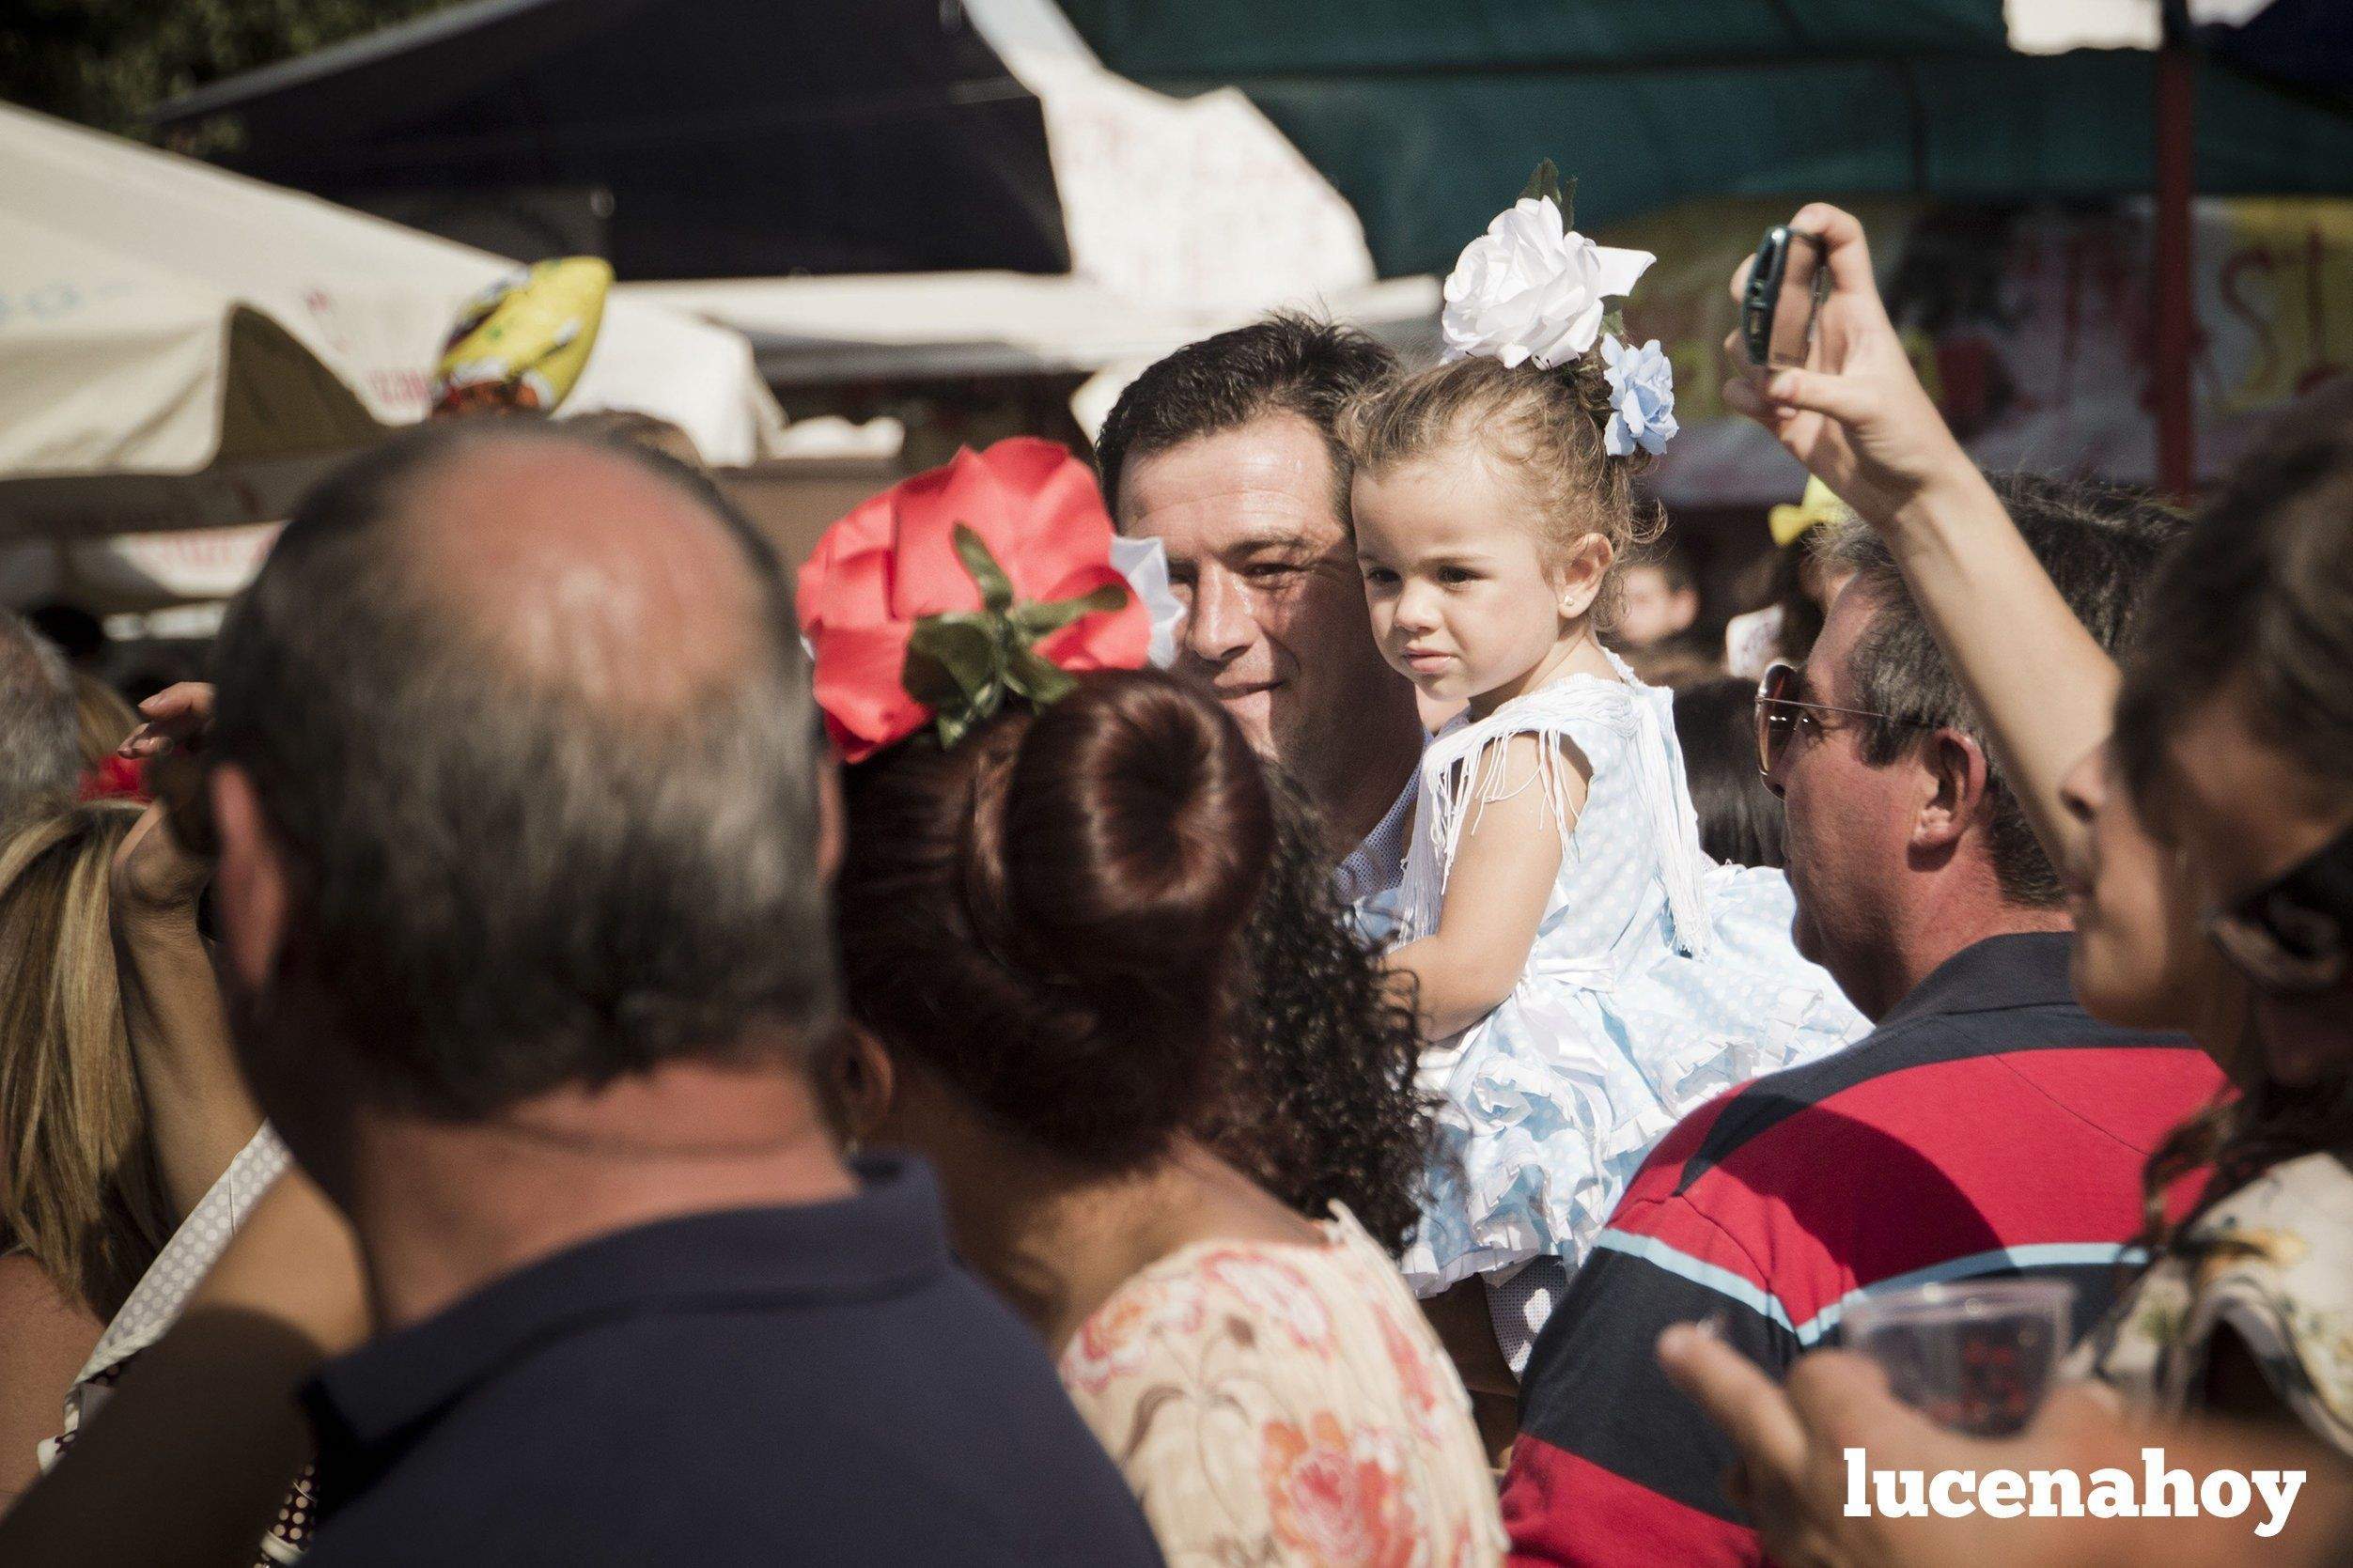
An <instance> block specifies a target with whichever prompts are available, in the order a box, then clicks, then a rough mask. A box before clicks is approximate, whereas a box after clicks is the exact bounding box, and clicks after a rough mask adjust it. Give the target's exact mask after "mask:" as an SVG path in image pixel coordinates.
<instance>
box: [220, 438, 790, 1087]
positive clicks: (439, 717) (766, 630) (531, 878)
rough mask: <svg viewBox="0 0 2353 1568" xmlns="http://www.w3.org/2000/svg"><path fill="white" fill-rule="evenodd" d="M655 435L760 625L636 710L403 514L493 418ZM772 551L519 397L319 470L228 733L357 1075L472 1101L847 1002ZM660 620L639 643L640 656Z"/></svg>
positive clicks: (228, 711)
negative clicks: (456, 569)
mask: <svg viewBox="0 0 2353 1568" xmlns="http://www.w3.org/2000/svg"><path fill="white" fill-rule="evenodd" d="M505 442H553V443H561V444H562V445H563V446H565V447H566V448H568V449H569V450H570V451H572V452H574V453H581V454H602V455H604V456H606V457H609V458H617V459H618V460H621V461H625V462H630V463H633V464H635V465H636V466H638V467H639V468H640V469H642V470H644V471H645V472H647V473H648V474H652V475H654V476H655V477H656V478H658V479H659V480H661V481H662V483H664V484H667V485H669V486H672V487H673V488H675V489H677V490H678V491H679V492H680V493H681V494H682V495H684V496H686V497H688V498H689V499H690V500H691V501H692V502H693V504H694V505H697V506H699V507H700V508H701V509H702V510H704V511H705V512H707V513H708V514H709V516H710V517H711V518H712V519H713V520H716V521H717V522H718V523H719V524H720V525H722V526H723V527H724V528H725V530H726V532H727V533H728V534H729V535H730V536H732V537H733V538H734V540H735V541H736V543H737V544H738V545H740V548H741V553H742V561H743V567H744V569H745V571H746V572H747V573H748V574H749V575H750V577H751V580H752V582H753V583H754V585H755V589H756V594H757V597H758V601H759V610H758V612H757V619H758V624H757V625H756V626H754V627H751V628H749V629H747V632H748V634H747V635H746V636H745V637H744V638H743V640H742V641H743V643H744V644H745V645H746V648H747V649H748V651H747V652H746V653H745V654H744V655H743V656H741V658H740V661H739V662H738V663H737V664H736V665H735V666H733V667H730V668H728V669H726V670H725V671H724V672H720V673H718V674H716V675H712V676H710V677H709V678H707V680H706V681H705V682H704V683H703V685H702V686H701V687H700V689H699V690H696V691H692V692H691V693H689V694H687V695H685V696H682V697H679V698H677V699H673V700H670V701H667V702H664V703H662V704H660V705H655V704H651V703H636V704H631V705H629V706H628V707H627V709H626V711H624V712H621V713H618V714H616V713H615V712H614V711H612V710H611V705H610V700H609V698H608V699H604V700H601V701H600V700H599V699H598V698H596V697H594V696H592V695H591V694H589V693H586V692H584V691H583V690H582V687H581V682H580V681H579V680H578V678H577V677H576V676H573V675H569V674H568V673H565V672H563V671H561V670H560V669H559V670H558V671H557V672H555V673H547V672H539V671H532V670H527V669H523V668H520V667H519V662H520V661H519V660H518V659H517V657H516V655H515V653H514V652H513V651H512V648H511V646H503V645H501V644H500V643H499V641H498V637H497V634H496V626H497V620H496V614H495V611H494V610H486V611H483V612H481V613H468V611H467V610H466V609H464V608H463V607H461V606H460V605H458V604H454V603H452V602H451V600H452V599H453V598H455V596H452V595H450V594H449V593H447V592H446V591H442V592H435V591H433V590H432V588H431V585H430V584H429V583H427V582H423V581H422V577H423V573H422V572H421V570H420V568H419V566H418V564H417V561H416V559H415V557H416V555H417V554H418V551H416V549H415V548H414V547H413V545H411V544H409V543H408V542H407V537H406V536H408V535H409V534H410V532H411V531H410V530H409V529H407V528H405V527H403V526H401V525H400V519H401V517H402V514H403V508H405V507H409V506H412V505H416V499H415V498H416V496H417V494H418V492H419V491H420V490H421V489H423V488H424V486H425V483H426V482H427V481H428V480H429V479H431V478H432V477H433V476H434V475H435V474H437V473H438V472H439V471H441V470H443V469H444V468H445V467H446V466H448V465H449V464H451V463H453V462H454V461H457V460H459V459H460V458H463V457H464V455H465V454H466V453H467V452H468V451H469V450H471V449H473V448H475V447H477V446H481V445H485V444H491V443H505ZM790 602H791V599H790V591H789V587H788V583H787V577H786V574H785V572H784V569H783V568H782V567H781V566H780V565H779V564H778V562H777V560H776V558H775V555H774V553H773V552H772V551H771V549H770V548H769V546H768V545H767V544H766V542H765V541H763V540H762V539H761V538H760V537H759V536H758V535H757V534H756V532H755V531H754V530H753V528H752V527H751V525H750V524H749V523H747V522H746V521H745V520H743V518H742V517H741V516H740V514H739V513H738V512H736V511H735V510H734V509H733V508H732V507H731V506H730V505H728V503H727V502H726V501H725V499H723V498H722V497H721V496H720V494H719V492H718V491H717V489H715V488H714V487H713V486H712V485H711V484H710V482H709V480H708V479H706V478H704V477H703V476H702V475H700V474H696V473H694V472H693V471H692V470H690V469H687V468H685V467H684V466H682V465H680V464H678V463H676V462H673V461H671V460H670V459H668V458H664V457H662V456H661V455H660V454H658V453H654V452H650V451H647V450H646V449H644V448H642V447H636V446H632V445H629V444H627V443H618V444H616V443H610V442H597V441H591V440H584V439H583V438H581V437H579V436H575V435H569V434H565V433H562V432H560V431H555V430H553V429H549V428H547V427H538V426H531V425H523V424H520V423H510V422H506V421H487V422H478V423H477V424H475V425H474V426H469V425H467V424H464V423H459V424H455V425H447V426H440V427H427V428H425V429H423V430H420V431H416V432H413V433H410V434H407V435H404V436H401V437H398V438H396V439H395V440H393V441H391V442H387V443H385V444H384V445H383V446H382V447H381V448H379V449H377V450H375V451H373V452H371V453H370V454H368V455H366V456H365V457H362V458H359V459H357V460H356V461H354V462H352V463H351V464H349V465H348V466H346V467H345V468H343V469H341V470H340V471H338V472H337V473H336V474H334V475H333V476H331V477H330V478H328V479H327V480H326V481H325V482H324V483H323V484H322V485H321V486H320V487H319V489H316V490H314V491H312V493H311V494H310V495H309V497H308V498H306V499H305V500H304V503H303V504H302V505H301V506H300V507H299V508H298V509H297V510H296V512H295V515H294V518H293V520H291V521H290V522H288V525H287V528H286V531H285V533H284V534H283V535H282V536H280V538H279V540H278V542H277V545H276V547H275V548H274V549H273V551H272V552H271V555H270V559H269V561H268V563H267V564H266V565H265V567H263V570H262V572H261V575H260V576H259V578H258V579H257V580H256V582H254V584H253V586H252V587H251V588H250V589H248V590H247V591H246V593H245V594H244V596H243V597H242V598H240V599H239V600H238V602H237V604H236V606H235V608H234V609H233V611H232V612H231V613H230V615H229V617H228V621H227V624H226V627H225V628H224V629H223V631H222V635H221V640H220V643H219V644H218V646H217V648H216V650H215V658H216V670H217V679H218V682H219V709H218V711H219V717H218V721H217V723H216V727H215V730H214V734H213V737H212V738H211V742H210V753H211V755H212V756H213V758H214V759H216V760H217V761H219V762H225V763H234V764H236V765H237V766H239V767H240V768H242V769H244V771H245V772H246V773H247V774H249V775H250V777H251V778H252V780H253V783H254V785H255V788H256V792H257V795H258V797H259V800H260V802H261V807H262V810H263V812H264V814H265V816H266V818H267V820H268V823H269V826H270V828H271V830H272V832H273V836H274V837H275V838H276V840H277V841H278V843H279V846H280V847H281V849H282V851H283V852H284V854H285V855H286V857H287V859H288V862H289V872H290V876H291V879H292V882H293V908H292V909H291V910H290V912H289V916H288V923H287V924H288V941H287V952H286V954H285V955H284V957H283V960H282V967H283V968H284V969H285V970H287V971H288V972H289V973H291V974H294V975H296V976H298V977H300V978H301V979H302V980H303V981H304V982H305V983H306V988H307V989H308V990H310V991H314V992H316V993H317V994H318V995H319V997H320V998H321V999H322V1000H323V1002H324V1004H325V1005H326V1006H328V1007H330V1008H331V1009H333V1015H332V1021H333V1023H334V1025H335V1029H334V1032H335V1036H336V1038H335V1040H334V1041H332V1042H321V1045H322V1048H326V1047H330V1046H332V1047H333V1048H338V1049H341V1050H343V1051H345V1052H346V1053H347V1054H349V1055H350V1056H351V1059H352V1065H353V1067H354V1069H355V1075H356V1077H357V1078H358V1079H359V1082H358V1085H357V1087H356V1089H355V1094H357V1095H358V1096H360V1097H362V1098H364V1099H366V1100H369V1101H371V1102H374V1103H381V1104H385V1105H390V1106H394V1107H397V1108H400V1109H405V1110H416V1111H421V1112H424V1113H427V1114H431V1115H439V1116H448V1117H453V1118H458V1119H475V1118H479V1117H482V1116H485V1115H487V1114H489V1113H491V1112H492V1111H495V1110H498V1109H499V1108H501V1107H503V1106H505V1105H507V1104H510V1103H512V1102H515V1101H517V1100H521V1099H524V1098H527V1097H529V1096H532V1095H534V1094H540V1093H544V1092H546V1091H548V1090H550V1089H553V1088H555V1087H558V1086H560V1085H566V1084H574V1083H579V1084H584V1085H588V1086H591V1087H594V1086H597V1085H600V1084H603V1083H605V1082H608V1081H610V1080H612V1079H616V1078H619V1077H621V1076H622V1075H625V1074H628V1073H631V1072H636V1071H641V1070H644V1069H647V1068H650V1067H653V1066H655V1065H657V1064H660V1063H665V1062H669V1061H673V1060H678V1059H684V1058H697V1057H702V1058H711V1059H722V1060H726V1059H735V1058H737V1057H738V1056H740V1053H741V1051H742V1050H743V1049H744V1048H745V1047H744V1041H745V1038H746V1036H747V1033H748V1032H749V1031H750V1029H751V1026H753V1025H754V1024H756V1023H759V1022H769V1023H772V1024H775V1025H778V1026H781V1028H782V1029H784V1030H786V1031H789V1032H792V1034H793V1035H794V1036H795V1037H796V1038H797V1039H798V1040H799V1041H802V1042H808V1043H813V1040H812V1038H811V1037H812V1036H813V1035H814V1034H815V1033H816V1032H818V1031H819V1030H821V1029H823V1028H825V1027H827V1026H828V1025H829V1024H830V1021H831V1019H832V1017H833V1016H834V974H833V968H832V961H831V949H832V940H831V936H830V933H829V930H828V927H827V920H826V912H825V898H824V893H823V889H822V887H821V884H820V878H819V876H818V766H817V764H818V755H817V748H818V745H819V744H820V742H819V741H818V738H817V737H818V731H817V726H816V716H815V712H814V708H813V706H812V698H811V694H810V687H809V675H808V669H807V665H806V661H805V659H804V657H803V652H802V647H801V642H800V638H799V636H798V634H797V630H796V629H795V625H794V622H793V619H792V615H791V612H790V608H789V606H790ZM662 657H663V653H662V650H661V649H655V648H648V649H647V650H646V659H647V662H648V663H653V662H657V661H659V660H661V659H662Z"/></svg>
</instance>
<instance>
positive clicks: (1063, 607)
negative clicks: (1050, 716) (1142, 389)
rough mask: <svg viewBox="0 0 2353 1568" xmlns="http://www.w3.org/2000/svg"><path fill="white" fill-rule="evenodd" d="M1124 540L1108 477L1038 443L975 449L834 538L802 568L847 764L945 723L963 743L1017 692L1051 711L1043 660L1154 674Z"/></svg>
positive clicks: (813, 640)
mask: <svg viewBox="0 0 2353 1568" xmlns="http://www.w3.org/2000/svg"><path fill="white" fill-rule="evenodd" d="M959 525H960V527H961V529H962V530H963V531H964V533H965V539H964V542H963V544H962V545H961V547H959V543H958V531H959ZM1111 540H1112V526H1111V518H1110V516H1109V514H1107V513H1106V512H1105V511H1104V510H1103V502H1102V497H1101V495H1100V494H1099V492H1098V491H1097V489H1096V488H1095V475H1094V474H1092V473H1091V472H1090V471H1089V470H1088V469H1087V467H1086V465H1085V464H1083V463H1082V462H1080V461H1079V460H1078V459H1077V458H1073V457H1071V456H1070V454H1069V453H1068V452H1067V451H1065V450H1064V449H1063V448H1062V447H1060V446H1058V445H1056V444H1055V443H1053V442H1050V441H1038V440H1036V439H1033V438H1030V437H1026V436H1018V437H1015V438H1013V439H1012V440H1009V441H1001V442H997V443H996V444H995V445H994V446H991V447H990V448H989V450H987V451H986V452H979V453H975V452H974V451H973V450H971V449H970V448H969V447H967V448H965V449H963V450H961V451H959V452H958V453H957V455H956V457H955V458H954V459H953V460H952V461H950V462H949V463H948V464H947V465H946V466H945V467H943V468H935V469H932V470H931V471H929V472H928V473H925V474H916V475H915V476H914V477H913V478H912V479H906V480H902V481H900V482H899V483H898V484H896V485H894V486H893V487H891V488H890V489H887V490H884V491H883V492H882V493H881V494H880V495H878V496H876V497H875V498H874V499H873V500H871V501H868V502H865V504H864V505H860V506H859V507H858V508H857V509H856V510H854V511H852V512H851V513H850V514H849V516H848V517H846V518H844V519H842V520H840V521H839V522H837V523H835V524H834V526H833V527H831V528H829V529H827V530H826V531H825V536H824V537H823V538H820V539H819V540H818V545H817V549H816V551H814V552H813V553H812V554H811V555H810V557H809V561H808V564H807V565H806V566H804V567H802V568H801V586H800V594H799V607H800V613H801V628H802V630H803V632H804V633H805V634H806V635H807V637H808V639H809V643H810V645H811V646H812V647H813V648H814V649H815V650H816V653H817V700H818V706H819V707H820V708H822V709H823V710H824V713H825V725H826V728H827V730H828V731H829V732H830V733H831V734H832V736H833V737H834V745H835V746H837V747H838V748H839V749H840V751H841V754H842V757H843V759H844V760H845V761H849V762H862V761H864V760H865V759H866V758H867V757H869V756H872V755H873V754H874V753H876V752H878V751H880V750H881V749H882V748H883V747H885V746H888V745H890V744H892V743H893V742H894V741H898V740H903V739H905V738H906V737H909V736H911V735H912V734H914V733H915V732H916V731H917V730H919V729H921V728H923V727H924V726H925V725H926V724H927V723H932V722H939V724H940V726H941V731H942V736H943V739H945V740H948V741H951V742H952V741H953V740H954V738H955V737H956V736H957V735H958V734H960V733H961V732H962V729H963V728H964V727H965V726H966V725H969V724H970V723H972V722H977V720H979V719H981V718H985V717H987V716H988V714H989V713H990V712H991V711H993V710H994V707H995V706H996V705H997V703H998V702H999V701H1000V700H1001V699H1002V697H1003V696H1004V695H1005V694H1006V693H1007V692H1010V693H1011V694H1014V695H1029V696H1032V697H1033V699H1034V700H1039V701H1045V700H1051V697H1052V691H1051V690H1044V691H1035V692H1033V691H1031V688H1032V687H1033V686H1040V687H1051V685H1052V671H1049V670H1044V669H1041V668H1040V666H1039V662H1038V661H1039V660H1042V661H1043V663H1044V664H1045V665H1051V666H1052V667H1053V669H1056V670H1064V671H1077V670H1107V669H1117V670H1129V669H1136V668H1139V667H1141V666H1142V665H1143V663H1144V662H1145V649H1146V647H1147V646H1148V645H1149V643H1150V641H1151V635H1152V628H1151V622H1150V619H1149V617H1148V616H1147V615H1146V613H1145V610H1144V607H1143V606H1142V605H1141V604H1140V603H1138V602H1137V600H1136V597H1135V595H1134V594H1133V593H1131V592H1130V591H1129V589H1128V582H1127V579H1125V578H1124V577H1122V576H1121V575H1120V574H1119V572H1118V570H1117V568H1115V567H1113V566H1112V564H1111ZM975 545H976V546H977V547H978V548H977V550H975V549H974V546H975ZM992 568H993V569H992ZM1000 574H1001V575H1000ZM991 589H993V590H994V591H993V592H991ZM1104 589H1115V590H1116V591H1117V602H1116V606H1115V607H1111V606H1112V605H1113V598H1114V596H1113V595H1111V594H1103V595H1102V597H1101V598H1099V599H1095V600H1092V601H1091V602H1090V603H1088V604H1084V605H1082V604H1078V603H1073V602H1071V601H1076V600H1083V599H1087V598H1088V596H1090V595H1095V594H1097V593H1098V592H1099V590H1104ZM1073 617H1075V618H1073ZM1065 621H1067V624H1063V623H1064V622H1065ZM911 650H912V652H913V655H914V658H913V668H912V670H911V667H910V654H911ZM984 665H985V666H986V667H985V668H984V667H983V666H984ZM911 676H912V685H913V687H914V690H913V691H911V690H910V689H909V688H910V684H911Z"/></svg>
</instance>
